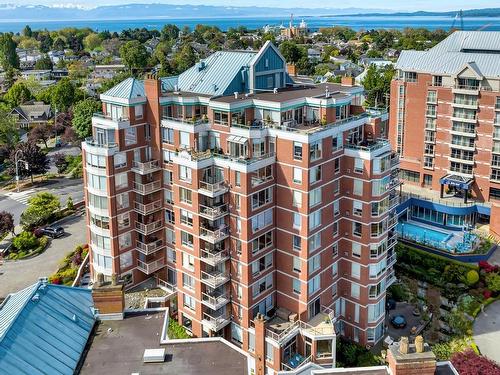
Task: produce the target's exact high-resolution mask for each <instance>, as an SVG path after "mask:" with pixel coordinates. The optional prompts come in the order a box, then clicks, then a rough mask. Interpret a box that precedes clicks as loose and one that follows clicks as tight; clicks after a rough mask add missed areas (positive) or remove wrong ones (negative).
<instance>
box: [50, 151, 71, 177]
mask: <svg viewBox="0 0 500 375" xmlns="http://www.w3.org/2000/svg"><path fill="white" fill-rule="evenodd" d="M52 160H53V161H54V165H55V166H56V168H57V173H59V174H62V173H64V171H66V167H67V166H68V161H67V160H66V155H64V154H63V153H62V152H58V153H57V154H55V155H54V156H53V157H52Z"/></svg>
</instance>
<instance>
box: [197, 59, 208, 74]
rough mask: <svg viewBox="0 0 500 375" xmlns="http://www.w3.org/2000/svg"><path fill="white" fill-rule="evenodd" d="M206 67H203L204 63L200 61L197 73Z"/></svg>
mask: <svg viewBox="0 0 500 375" xmlns="http://www.w3.org/2000/svg"><path fill="white" fill-rule="evenodd" d="M205 67H206V65H205V61H200V62H199V63H198V71H199V72H201V71H202V70H203V69H205Z"/></svg>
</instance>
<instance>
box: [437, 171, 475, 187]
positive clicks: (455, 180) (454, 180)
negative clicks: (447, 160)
mask: <svg viewBox="0 0 500 375" xmlns="http://www.w3.org/2000/svg"><path fill="white" fill-rule="evenodd" d="M473 182H474V179H473V178H466V177H462V176H458V175H456V174H449V175H446V176H444V177H442V178H441V179H440V180H439V183H440V184H441V185H448V186H453V187H456V188H458V189H462V190H470V187H471V185H472V183H473Z"/></svg>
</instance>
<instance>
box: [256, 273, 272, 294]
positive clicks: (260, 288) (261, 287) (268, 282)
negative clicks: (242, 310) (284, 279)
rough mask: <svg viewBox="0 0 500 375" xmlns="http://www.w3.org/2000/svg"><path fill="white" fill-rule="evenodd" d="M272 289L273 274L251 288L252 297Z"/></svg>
mask: <svg viewBox="0 0 500 375" xmlns="http://www.w3.org/2000/svg"><path fill="white" fill-rule="evenodd" d="M272 287H273V274H272V273H271V274H269V275H267V276H265V277H263V278H262V279H260V280H259V281H257V282H256V283H255V284H253V286H252V297H254V298H255V297H257V296H258V295H259V294H261V293H263V292H265V291H266V290H268V289H270V288H272Z"/></svg>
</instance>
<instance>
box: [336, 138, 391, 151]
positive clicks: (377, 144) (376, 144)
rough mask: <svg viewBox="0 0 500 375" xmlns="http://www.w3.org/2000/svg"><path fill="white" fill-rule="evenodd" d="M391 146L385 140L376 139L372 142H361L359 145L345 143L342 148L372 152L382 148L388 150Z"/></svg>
mask: <svg viewBox="0 0 500 375" xmlns="http://www.w3.org/2000/svg"><path fill="white" fill-rule="evenodd" d="M390 146H391V144H390V143H389V141H388V140H386V139H376V140H373V141H362V142H359V143H346V144H345V145H344V148H346V149H350V150H359V151H368V152H373V151H376V150H379V149H381V148H384V147H389V148H390Z"/></svg>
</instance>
